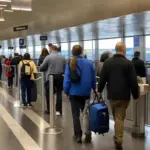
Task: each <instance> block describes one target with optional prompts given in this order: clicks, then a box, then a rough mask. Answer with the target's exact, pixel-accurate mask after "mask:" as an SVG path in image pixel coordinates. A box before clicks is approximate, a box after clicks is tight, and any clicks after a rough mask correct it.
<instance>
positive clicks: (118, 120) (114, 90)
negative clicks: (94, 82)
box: [98, 42, 139, 150]
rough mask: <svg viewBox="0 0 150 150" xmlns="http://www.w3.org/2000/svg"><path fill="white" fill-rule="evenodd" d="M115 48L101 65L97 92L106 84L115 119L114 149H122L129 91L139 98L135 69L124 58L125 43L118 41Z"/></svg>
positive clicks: (100, 91) (135, 97)
mask: <svg viewBox="0 0 150 150" xmlns="http://www.w3.org/2000/svg"><path fill="white" fill-rule="evenodd" d="M115 49H116V54H115V55H114V56H113V57H112V58H109V59H107V60H106V61H105V63H104V65H103V68H102V71H101V77H100V80H99V83H98V92H99V94H101V93H102V92H103V89H104V87H105V85H106V84H107V92H108V99H109V100H110V104H111V108H112V113H113V117H114V121H115V126H114V128H115V136H114V141H115V145H116V150H122V143H123V128H124V119H125V116H126V109H127V107H128V105H129V102H130V97H131V93H132V95H133V98H134V99H135V100H136V99H138V98H139V87H138V82H137V77H136V72H135V69H134V67H133V65H132V63H131V62H130V61H129V60H128V59H126V58H125V55H126V46H125V44H124V43H123V42H119V43H117V45H116V48H115Z"/></svg>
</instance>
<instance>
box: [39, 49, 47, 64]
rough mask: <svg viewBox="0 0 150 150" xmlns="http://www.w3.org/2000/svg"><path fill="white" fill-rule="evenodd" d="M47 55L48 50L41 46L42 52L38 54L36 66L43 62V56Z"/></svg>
mask: <svg viewBox="0 0 150 150" xmlns="http://www.w3.org/2000/svg"><path fill="white" fill-rule="evenodd" d="M47 55H49V52H48V50H47V49H46V48H43V49H42V52H41V55H40V57H39V61H38V66H40V65H41V64H42V63H43V61H44V59H45V57H46V56H47Z"/></svg>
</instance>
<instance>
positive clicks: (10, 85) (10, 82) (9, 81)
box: [8, 77, 13, 87]
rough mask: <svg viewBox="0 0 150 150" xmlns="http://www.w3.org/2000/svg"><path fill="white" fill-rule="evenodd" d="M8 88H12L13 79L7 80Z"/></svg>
mask: <svg viewBox="0 0 150 150" xmlns="http://www.w3.org/2000/svg"><path fill="white" fill-rule="evenodd" d="M8 86H9V87H12V86H13V78H12V77H11V78H8Z"/></svg>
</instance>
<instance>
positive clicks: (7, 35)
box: [0, 0, 150, 42]
mask: <svg viewBox="0 0 150 150" xmlns="http://www.w3.org/2000/svg"><path fill="white" fill-rule="evenodd" d="M32 1H33V2H32V8H33V11H31V12H23V11H16V12H14V13H6V12H5V13H4V17H5V20H6V21H5V22H0V40H5V39H11V38H16V37H26V36H27V35H33V34H47V35H48V36H49V40H50V41H57V42H65V41H76V40H84V39H97V38H110V37H118V36H124V35H129V36H130V35H135V34H137V35H141V34H150V28H149V26H150V19H149V18H150V12H143V11H148V10H150V2H149V0H142V1H141V0H113V1H112V2H110V0H32ZM138 12H142V13H138ZM131 13H138V14H133V15H127V16H123V15H126V14H131ZM118 16H123V17H119V18H114V17H118ZM112 17H113V19H108V18H112ZM104 19H107V20H104ZM98 20H101V21H98ZM95 21H98V22H95ZM90 22H93V23H90ZM85 23H89V24H85ZM81 24H84V25H81ZM19 25H28V26H29V29H28V30H27V31H22V32H14V31H13V27H14V26H19ZM58 29H60V30H58ZM54 30H55V31H54ZM50 31H51V32H50Z"/></svg>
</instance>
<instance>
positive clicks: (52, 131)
mask: <svg viewBox="0 0 150 150" xmlns="http://www.w3.org/2000/svg"><path fill="white" fill-rule="evenodd" d="M53 83H54V79H53V75H50V76H49V92H50V128H46V129H45V130H44V133H45V134H53V135H56V134H59V133H61V132H62V129H61V128H57V127H56V126H55V102H54V87H53V86H54V84H53Z"/></svg>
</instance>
